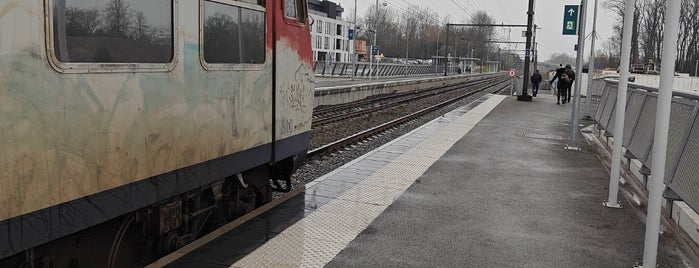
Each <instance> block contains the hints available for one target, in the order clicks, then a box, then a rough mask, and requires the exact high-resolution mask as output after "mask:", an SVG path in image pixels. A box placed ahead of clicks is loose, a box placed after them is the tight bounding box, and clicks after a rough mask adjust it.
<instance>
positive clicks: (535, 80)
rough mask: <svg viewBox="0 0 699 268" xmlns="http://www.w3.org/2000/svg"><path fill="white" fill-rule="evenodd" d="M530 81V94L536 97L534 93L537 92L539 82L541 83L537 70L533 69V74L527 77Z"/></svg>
mask: <svg viewBox="0 0 699 268" xmlns="http://www.w3.org/2000/svg"><path fill="white" fill-rule="evenodd" d="M529 80H530V81H531V82H532V96H534V97H536V93H538V92H539V83H541V74H540V73H539V70H534V74H532V77H531V78H529Z"/></svg>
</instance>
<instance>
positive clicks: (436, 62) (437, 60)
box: [434, 29, 442, 75]
mask: <svg viewBox="0 0 699 268" xmlns="http://www.w3.org/2000/svg"><path fill="white" fill-rule="evenodd" d="M441 32H442V29H439V31H437V57H436V58H435V59H434V75H437V65H438V64H439V34H440V33H441Z"/></svg>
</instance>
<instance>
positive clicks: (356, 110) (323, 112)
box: [312, 78, 499, 128]
mask: <svg viewBox="0 0 699 268" xmlns="http://www.w3.org/2000/svg"><path fill="white" fill-rule="evenodd" d="M497 79H499V78H488V79H484V80H478V81H470V82H467V83H463V84H458V85H449V86H441V87H436V88H430V89H426V90H420V91H410V92H403V93H398V94H391V95H387V96H386V95H384V96H381V97H378V98H371V99H365V100H360V101H355V102H350V103H345V104H339V105H333V106H329V107H324V108H321V109H320V110H317V111H315V112H314V113H313V114H314V116H313V123H312V128H317V127H320V126H323V125H327V124H331V123H335V122H339V121H342V120H346V119H349V118H353V117H359V116H362V115H366V114H371V113H374V112H378V111H381V110H385V109H390V108H393V107H396V106H399V105H403V104H405V103H409V102H412V101H415V100H419V99H423V98H426V97H431V96H436V95H437V94H445V93H448V92H452V91H456V90H459V89H463V88H464V87H473V86H479V85H484V84H488V83H492V82H493V81H497Z"/></svg>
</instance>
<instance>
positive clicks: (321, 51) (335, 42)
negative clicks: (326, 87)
mask: <svg viewBox="0 0 699 268" xmlns="http://www.w3.org/2000/svg"><path fill="white" fill-rule="evenodd" d="M342 12H344V9H343V8H342V7H341V6H339V5H337V4H336V3H334V2H330V1H319V0H308V14H309V16H310V17H311V21H312V22H313V25H312V26H311V44H312V48H313V60H315V61H328V62H334V61H340V62H351V61H352V58H351V57H352V55H351V53H350V51H351V49H352V46H351V44H350V41H349V29H351V28H352V23H351V22H347V21H343V20H342Z"/></svg>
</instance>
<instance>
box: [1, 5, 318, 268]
mask: <svg viewBox="0 0 699 268" xmlns="http://www.w3.org/2000/svg"><path fill="white" fill-rule="evenodd" d="M311 68H312V54H311V47H310V33H309V23H308V19H307V9H306V1H304V0H266V1H265V0H241V1H236V0H3V1H2V2H0V266H2V267H5V266H12V265H16V266H20V265H28V264H38V263H43V264H45V265H48V264H53V265H55V267H63V266H68V265H72V266H71V267H90V266H113V267H116V266H125V265H135V264H139V265H140V264H144V262H147V261H151V260H152V258H153V256H161V255H163V254H166V253H167V252H170V251H172V250H174V249H176V248H178V247H181V246H182V245H184V244H186V243H188V242H191V241H192V240H193V239H195V238H196V237H198V236H200V235H201V234H202V233H203V232H205V231H206V230H207V229H211V228H215V226H216V225H217V224H221V223H222V222H225V221H227V220H230V219H233V218H235V217H237V216H240V215H242V214H244V213H246V212H248V211H250V210H251V209H254V208H255V207H257V206H259V205H261V204H263V203H265V202H267V201H268V200H269V199H270V198H271V195H270V193H271V191H272V190H273V189H274V190H280V191H284V190H288V189H289V187H290V184H289V178H290V175H291V173H292V172H293V171H294V170H295V169H296V168H297V167H298V166H299V165H300V163H301V162H302V161H303V158H304V157H305V152H306V150H307V148H308V143H309V139H310V128H311V114H312V109H313V84H312V82H311V75H312V70H311ZM86 232H89V233H90V234H91V235H86V234H85V233H86ZM97 233H104V235H97ZM139 247H140V248H139ZM134 252H140V253H134ZM129 255H132V256H129Z"/></svg>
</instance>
